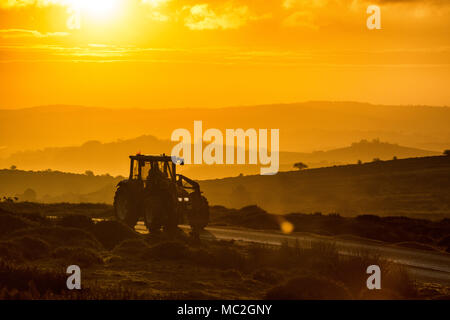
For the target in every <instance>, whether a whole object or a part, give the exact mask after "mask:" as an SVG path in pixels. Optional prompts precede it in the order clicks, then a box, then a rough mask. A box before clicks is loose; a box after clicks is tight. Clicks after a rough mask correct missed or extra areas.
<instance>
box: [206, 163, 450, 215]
mask: <svg viewBox="0 0 450 320" xmlns="http://www.w3.org/2000/svg"><path fill="white" fill-rule="evenodd" d="M201 187H202V190H203V191H204V192H205V194H206V196H207V198H208V200H209V201H210V202H211V203H213V204H220V205H223V206H226V207H233V208H240V207H243V206H246V205H249V204H257V205H258V206H260V207H262V208H264V209H265V210H268V211H270V212H275V213H291V212H303V213H311V212H323V213H335V212H337V213H340V214H343V215H346V216H352V215H357V214H377V215H383V216H384V215H406V216H430V215H435V216H436V217H441V218H442V217H449V216H450V157H448V156H447V157H446V156H438V157H424V158H410V159H403V160H391V161H376V162H371V163H365V164H361V165H347V166H337V167H328V168H318V169H310V170H304V171H300V172H294V171H292V172H280V173H279V174H278V175H275V176H256V175H255V176H245V177H235V178H227V179H222V180H209V181H201Z"/></svg>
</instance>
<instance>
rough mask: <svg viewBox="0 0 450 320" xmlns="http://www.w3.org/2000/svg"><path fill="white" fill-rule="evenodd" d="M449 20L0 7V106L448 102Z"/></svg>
mask: <svg viewBox="0 0 450 320" xmlns="http://www.w3.org/2000/svg"><path fill="white" fill-rule="evenodd" d="M370 4H375V5H378V6H379V7H380V8H381V27H382V28H381V29H380V30H369V29H368V28H367V27H366V20H367V18H368V17H369V14H367V13H366V10H367V7H368V6H369V5H370ZM449 18H450V1H447V0H372V1H367V0H265V1H263V0H0V108H6V109H8V108H23V107H31V106H39V105H52V104H65V105H88V106H104V107H140V108H169V107H219V106H232V105H252V104H267V103H281V102H283V103H284V102H299V101H308V100H332V101H361V102H372V103H380V104H413V105H447V106H448V105H450V90H449V85H448V84H449V83H450V72H449V71H450V19H449Z"/></svg>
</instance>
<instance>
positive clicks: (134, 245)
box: [113, 239, 150, 257]
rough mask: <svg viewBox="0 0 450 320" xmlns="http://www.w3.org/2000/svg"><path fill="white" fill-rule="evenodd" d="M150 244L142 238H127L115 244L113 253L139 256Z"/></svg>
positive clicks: (146, 250)
mask: <svg viewBox="0 0 450 320" xmlns="http://www.w3.org/2000/svg"><path fill="white" fill-rule="evenodd" d="M149 248H150V246H149V245H148V243H147V242H146V241H145V240H143V239H128V240H124V241H122V242H121V243H119V244H118V245H117V246H115V248H114V250H113V253H114V254H117V255H119V256H131V257H139V256H141V255H143V254H144V252H148V249H149Z"/></svg>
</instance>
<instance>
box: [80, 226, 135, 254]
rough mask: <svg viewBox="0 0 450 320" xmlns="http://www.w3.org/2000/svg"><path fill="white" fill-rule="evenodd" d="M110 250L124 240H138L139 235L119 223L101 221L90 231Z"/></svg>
mask: <svg viewBox="0 0 450 320" xmlns="http://www.w3.org/2000/svg"><path fill="white" fill-rule="evenodd" d="M88 231H89V232H90V233H92V234H93V235H94V236H95V238H96V239H97V240H98V241H99V242H100V243H101V244H102V245H103V246H104V247H105V248H106V249H108V250H111V249H113V248H114V247H115V246H116V245H118V244H119V243H121V242H122V241H124V240H128V239H137V238H139V234H138V233H136V232H135V231H134V230H131V229H130V228H129V227H127V226H125V225H123V224H121V223H119V222H117V221H101V222H98V223H96V224H95V225H93V226H92V227H90V228H89V229H88Z"/></svg>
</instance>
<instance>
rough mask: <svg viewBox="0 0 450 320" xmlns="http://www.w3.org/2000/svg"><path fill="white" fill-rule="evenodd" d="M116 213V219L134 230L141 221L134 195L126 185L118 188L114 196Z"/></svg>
mask: <svg viewBox="0 0 450 320" xmlns="http://www.w3.org/2000/svg"><path fill="white" fill-rule="evenodd" d="M114 212H115V215H116V219H117V220H118V221H120V222H122V223H123V224H125V225H127V226H129V227H130V228H134V227H135V226H136V224H137V222H138V220H139V210H138V207H137V204H136V201H134V199H133V196H132V193H131V192H130V190H129V188H127V186H126V185H121V186H119V187H118V188H117V191H116V194H115V195H114Z"/></svg>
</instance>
